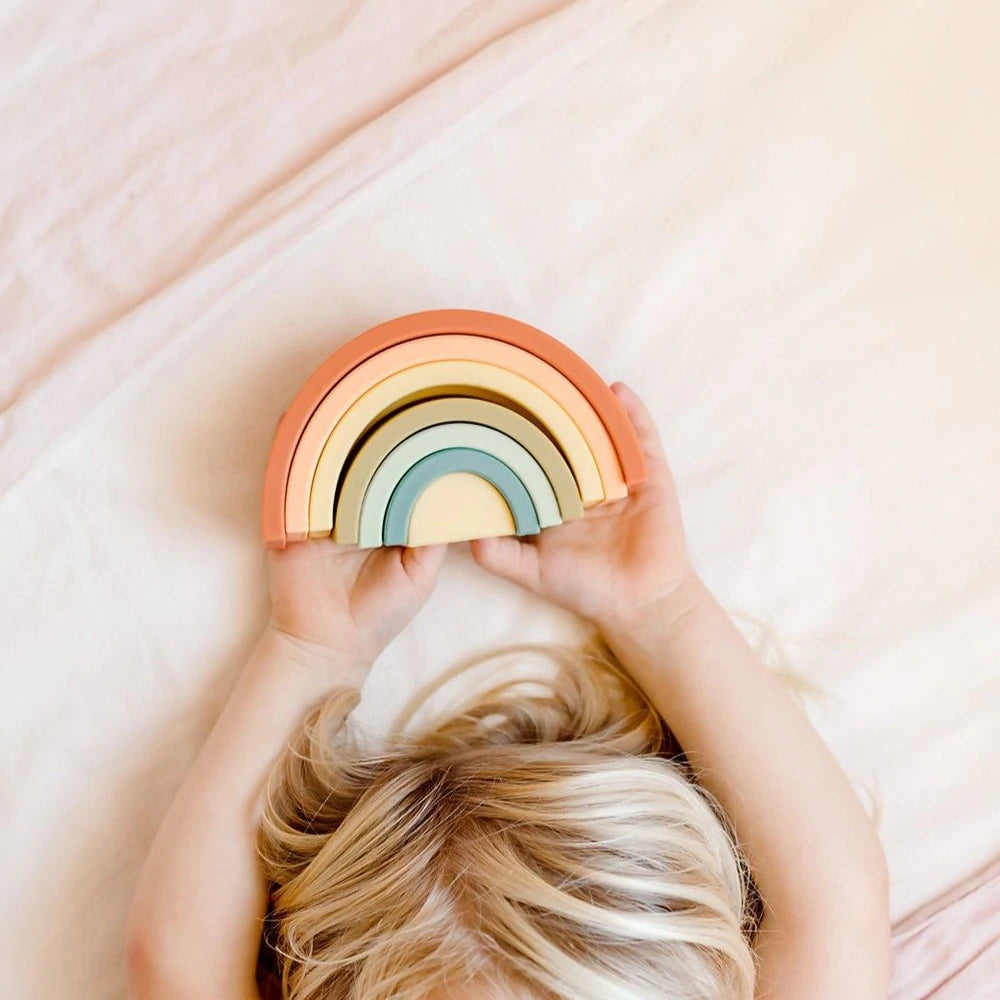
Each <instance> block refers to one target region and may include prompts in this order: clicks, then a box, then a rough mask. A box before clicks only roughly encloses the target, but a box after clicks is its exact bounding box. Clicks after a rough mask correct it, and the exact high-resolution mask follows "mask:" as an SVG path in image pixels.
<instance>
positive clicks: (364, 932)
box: [261, 650, 754, 1000]
mask: <svg viewBox="0 0 1000 1000" xmlns="http://www.w3.org/2000/svg"><path fill="white" fill-rule="evenodd" d="M555 659H556V661H557V665H558V672H557V674H556V676H555V679H554V680H551V681H548V682H546V686H547V688H548V690H546V691H544V692H542V693H539V690H538V688H537V685H536V686H535V687H534V688H528V687H526V685H525V684H524V682H513V683H510V684H505V685H500V686H498V687H496V688H494V689H492V690H490V691H489V692H487V693H486V694H484V695H480V696H478V697H476V698H475V699H474V700H472V701H471V702H470V703H468V704H467V705H465V706H464V708H463V709H461V710H460V711H459V712H458V713H457V714H455V715H453V716H452V717H449V718H448V719H446V720H445V721H439V722H438V723H436V724H435V725H433V726H432V727H430V728H429V729H426V730H424V731H422V732H421V733H420V734H419V735H418V736H416V737H412V736H410V737H397V738H395V739H394V740H393V741H392V742H391V743H390V745H389V746H388V747H387V748H385V749H382V750H380V751H378V752H374V753H373V752H364V751H362V750H360V749H359V748H357V747H353V746H352V745H351V743H350V741H349V738H348V737H346V736H345V735H344V727H343V725H342V723H343V719H344V717H345V715H346V712H347V710H349V708H350V707H351V702H350V699H348V698H345V697H340V698H334V699H331V701H330V702H329V703H328V704H327V705H326V706H325V708H324V709H323V711H322V712H321V713H320V715H319V717H318V718H317V719H314V720H313V721H312V723H311V724H310V726H309V727H307V729H306V730H305V732H304V733H303V737H302V742H301V745H299V746H298V747H296V748H293V750H292V751H290V752H289V753H287V754H286V756H285V758H284V759H283V761H282V762H281V763H280V764H279V765H278V767H277V768H276V770H275V773H274V775H273V776H272V781H271V783H270V789H269V795H268V801H267V804H266V808H265V813H264V819H263V824H262V833H261V854H262V857H263V861H264V866H265V870H266V873H267V876H268V877H269V878H270V879H271V881H272V883H273V910H272V913H271V914H270V917H269V921H270V925H271V930H270V933H269V935H268V937H269V939H270V942H271V944H272V946H273V947H274V948H275V949H276V951H277V952H278V954H279V956H280V960H281V965H282V972H283V979H284V983H285V990H286V996H288V997H292V998H295V1000H307V998H308V1000H390V998H392V1000H466V998H471V997H477V998H487V997H497V998H499V997H524V998H526V1000H556V998H558V1000H562V998H567V1000H569V998H572V1000H640V998H643V1000H645V998H653V997H656V998H662V997H670V998H671V1000H682V998H683V1000H686V998H690V1000H694V998H704V1000H708V998H712V1000H749V998H750V997H751V996H752V994H753V980H754V967H753V959H752V957H751V952H750V949H749V946H748V944H747V942H746V938H745V935H744V931H745V912H746V892H745V890H746V884H745V879H744V876H743V870H742V868H741V865H740V863H739V861H738V858H737V854H736V851H735V849H734V846H733V843H732V841H731V839H730V836H729V834H728V832H727V830H726V827H725V826H724V824H723V822H722V821H720V819H719V817H718V815H717V813H716V812H715V810H714V809H713V807H712V806H711V805H710V804H709V802H708V801H707V800H706V799H705V797H704V795H703V793H702V792H701V791H700V790H699V789H698V788H697V787H696V786H695V785H694V784H692V783H691V781H690V780H689V779H688V778H687V777H686V775H685V772H684V769H683V767H682V766H681V765H680V764H679V763H677V762H676V761H672V760H669V759H667V757H666V756H664V754H665V753H666V751H667V750H668V746H667V742H666V737H665V734H664V731H663V729H662V727H661V724H660V721H659V719H658V717H657V716H656V714H655V713H654V712H653V711H652V709H651V708H650V707H649V706H648V704H647V703H646V702H645V701H644V699H643V698H642V696H641V694H640V693H639V692H638V691H637V689H636V688H635V687H634V686H633V685H632V684H631V683H630V682H629V681H628V680H627V679H626V678H624V677H623V676H622V674H621V672H620V670H618V669H617V668H616V666H615V665H614V664H613V663H611V662H610V660H609V658H608V657H607V655H606V654H605V653H604V652H603V651H599V650H593V651H588V652H587V653H585V654H583V655H581V654H576V655H575V656H574V655H570V654H569V653H567V652H559V653H557V654H555Z"/></svg>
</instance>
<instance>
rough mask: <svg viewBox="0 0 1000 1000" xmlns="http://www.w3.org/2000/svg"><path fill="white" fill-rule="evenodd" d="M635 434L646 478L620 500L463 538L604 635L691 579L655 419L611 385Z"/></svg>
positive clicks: (482, 556) (486, 559) (486, 560)
mask: <svg viewBox="0 0 1000 1000" xmlns="http://www.w3.org/2000/svg"><path fill="white" fill-rule="evenodd" d="M612 389H613V390H614V392H615V394H616V395H617V396H618V399H619V400H620V401H621V403H622V406H623V407H624V408H625V412H626V413H627V414H628V416H629V419H630V420H631V421H632V424H633V426H634V427H635V429H636V433H637V434H638V435H639V441H640V443H641V445H642V449H643V452H644V453H645V456H646V463H647V465H648V470H649V478H648V479H647V481H646V483H645V484H644V485H643V486H641V487H640V488H638V489H636V490H635V491H633V492H632V493H630V494H629V496H628V497H626V498H625V499H623V500H618V501H616V502H614V503H611V504H605V505H602V506H599V507H592V508H591V509H590V510H589V511H588V512H587V514H586V516H585V517H583V518H581V519H580V520H578V521H571V522H569V523H568V524H563V525H559V526H558V527H553V528H547V529H546V530H545V531H543V532H542V533H541V534H539V535H536V536H533V537H532V538H530V539H524V540H522V539H518V538H482V539H477V540H476V541H474V542H471V543H470V546H471V549H472V555H473V558H474V559H475V560H476V562H477V563H479V565H480V566H482V567H483V568H484V569H487V570H489V571H490V572H492V573H495V574H496V575H497V576H501V577H504V578H505V579H508V580H511V581H513V582H514V583H518V584H520V585H521V586H522V587H526V588H527V589H528V590H531V591H533V592H534V593H536V594H538V595H539V597H542V598H545V599H546V600H548V601H551V602H552V603H553V604H558V605H559V606H560V607H563V608H566V609H567V610H569V611H573V612H575V613H576V614H578V615H580V616H581V617H583V618H586V619H588V620H590V621H592V622H593V623H594V624H595V625H597V627H598V628H600V629H601V630H602V631H604V632H605V633H606V634H607V633H614V632H618V631H620V630H622V629H628V628H630V627H631V623H633V622H635V621H636V620H637V618H638V616H641V615H643V613H648V612H649V611H651V610H654V609H659V610H660V611H662V612H664V613H668V614H669V613H670V607H669V605H670V602H671V601H672V600H673V599H674V598H675V597H677V596H678V595H680V594H681V593H682V592H683V591H684V590H686V589H687V587H686V586H685V585H687V584H689V583H690V582H692V581H695V574H694V571H693V570H692V568H691V564H690V561H689V559H688V555H687V549H686V547H685V544H684V527H683V524H682V521H681V512H680V506H679V504H678V502H677V493H676V490H675V488H674V482H673V477H672V476H671V474H670V469H669V467H668V465H667V460H666V458H665V456H664V454H663V446H662V444H661V443H660V436H659V434H658V432H657V430H656V425H655V424H654V422H653V419H652V417H651V415H650V413H649V411H648V410H647V409H646V406H645V404H644V403H643V402H642V400H640V399H639V397H638V396H637V395H636V394H635V393H634V392H632V390H631V389H629V388H628V387H627V386H625V385H623V384H622V383H620V382H618V383H615V385H613V386H612Z"/></svg>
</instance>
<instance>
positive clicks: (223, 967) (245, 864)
mask: <svg viewBox="0 0 1000 1000" xmlns="http://www.w3.org/2000/svg"><path fill="white" fill-rule="evenodd" d="M366 670H367V664H365V663H363V662H362V661H361V660H360V659H358V660H352V659H346V658H343V657H341V658H338V659H336V660H333V659H330V658H329V657H327V656H326V655H325V654H324V653H323V652H322V651H320V650H317V649H312V648H310V647H308V646H306V645H304V644H302V643H301V642H298V641H296V640H293V639H291V638H289V637H287V636H285V635H283V634H282V633H280V632H276V631H275V630H273V629H268V630H267V631H266V632H265V633H264V634H263V635H262V637H261V639H260V641H259V642H258V644H257V646H256V648H255V650H254V652H253V655H252V656H251V658H250V661H249V663H248V664H247V666H246V667H245V668H244V670H243V673H242V674H241V676H240V678H239V680H238V681H237V683H236V686H235V688H234V689H233V692H232V694H231V696H230V698H229V701H228V702H227V704H226V707H225V709H224V710H223V712H222V715H221V716H220V718H219V720H218V722H217V723H216V725H215V728H214V729H213V730H212V733H211V735H210V737H209V739H208V741H207V743H206V744H205V746H204V748H203V749H202V751H201V753H200V754H199V755H198V758H197V760H196V762H195V764H194V766H193V768H192V770H191V772H190V773H189V775H188V777H187V778H186V780H185V782H184V784H183V786H182V787H181V789H180V791H179V792H178V794H177V797H176V798H175V800H174V802H173V804H172V805H171V807H170V810H169V812H168V814H167V818H166V820H165V821H164V823H163V826H162V827H161V829H160V831H159V833H158V834H157V837H156V840H155V842H154V844H153V848H152V850H151V852H150V855H149V858H148V860H147V861H146V865H145V868H144V869H143V873H142V877H141V880H140V885H139V889H138V892H137V895H136V899H135V902H134V904H133V910H132V914H131V921H130V923H131V932H130V970H131V973H130V974H131V980H132V994H133V996H136V997H141V998H142V1000H153V998H157V997H159V996H161V995H162V996H164V997H167V996H170V997H176V996H179V995H181V993H183V995H184V996H186V997H199V996H206V997H207V996H211V997H215V998H225V1000H229V998H238V997H255V996H256V990H255V985H254V972H255V968H256V961H257V951H258V946H259V941H260V930H261V918H262V917H263V915H264V911H265V906H266V886H265V885H264V884H263V881H262V879H261V876H260V873H259V871H258V867H257V861H256V851H255V838H256V829H257V822H258V814H259V800H260V793H261V790H262V788H263V784H264V781H265V778H266V776H267V773H268V771H269V769H270V767H271V765H272V763H273V762H274V760H275V758H276V757H277V756H278V754H279V753H280V752H281V751H282V750H283V749H284V747H285V746H286V744H287V743H288V741H289V739H290V737H291V735H292V734H293V732H294V731H295V729H296V727H297V726H299V725H300V724H301V722H302V719H303V718H304V717H305V715H306V714H307V713H308V712H309V711H310V709H312V708H314V707H315V706H317V705H318V704H319V703H321V702H322V700H323V699H324V698H325V697H326V696H327V695H328V694H329V693H330V692H331V691H332V690H333V689H335V688H338V687H348V686H349V687H360V685H361V683H362V681H363V679H364V675H365V672H366ZM202 956H204V959H203V957H202ZM206 980H208V981H206ZM179 991H181V992H179Z"/></svg>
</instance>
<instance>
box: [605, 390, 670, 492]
mask: <svg viewBox="0 0 1000 1000" xmlns="http://www.w3.org/2000/svg"><path fill="white" fill-rule="evenodd" d="M611 389H612V391H613V392H614V394H615V395H616V396H617V397H618V401H619V402H620V403H621V404H622V408H623V409H624V410H625V414H626V416H627V417H628V418H629V421H630V422H631V424H632V426H633V427H634V428H635V433H636V436H637V437H638V438H639V444H640V445H641V446H642V451H643V454H644V455H645V456H646V462H647V464H648V465H649V473H650V476H651V477H653V478H655V477H657V476H659V475H661V474H662V475H665V476H669V474H670V472H669V467H668V465H667V459H666V456H665V455H664V453H663V442H662V441H661V440H660V432H659V430H657V427H656V421H655V420H653V415H652V414H651V413H650V412H649V407H647V406H646V404H645V403H644V402H643V401H642V399H641V398H640V397H639V395H638V394H637V393H636V392H634V391H633V390H632V389H630V388H629V387H628V386H627V385H626V384H625V383H624V382H615V383H614V384H613V385H612V386H611Z"/></svg>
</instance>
